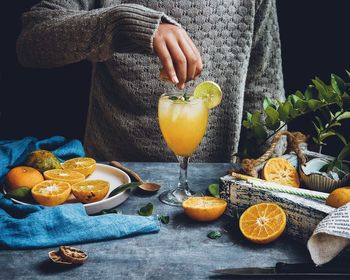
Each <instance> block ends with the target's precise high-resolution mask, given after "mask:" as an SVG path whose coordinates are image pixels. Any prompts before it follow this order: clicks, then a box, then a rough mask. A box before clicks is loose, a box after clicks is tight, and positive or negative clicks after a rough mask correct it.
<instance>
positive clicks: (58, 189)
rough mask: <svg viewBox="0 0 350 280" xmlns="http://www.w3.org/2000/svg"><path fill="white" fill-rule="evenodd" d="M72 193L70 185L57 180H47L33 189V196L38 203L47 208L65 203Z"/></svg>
mask: <svg viewBox="0 0 350 280" xmlns="http://www.w3.org/2000/svg"><path fill="white" fill-rule="evenodd" d="M70 192H71V187H70V184H69V183H67V182H60V181H55V180H46V181H43V182H41V183H39V184H37V185H35V186H34V187H33V188H32V196H33V198H34V200H35V201H36V202H38V203H39V204H41V205H45V206H56V205H59V204H62V203H64V202H65V201H66V200H67V199H68V197H69V195H70Z"/></svg>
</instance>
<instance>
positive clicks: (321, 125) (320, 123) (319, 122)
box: [315, 116, 324, 129]
mask: <svg viewBox="0 0 350 280" xmlns="http://www.w3.org/2000/svg"><path fill="white" fill-rule="evenodd" d="M315 119H316V120H317V121H318V125H319V127H320V129H324V126H323V123H322V120H321V119H320V117H318V116H316V117H315Z"/></svg>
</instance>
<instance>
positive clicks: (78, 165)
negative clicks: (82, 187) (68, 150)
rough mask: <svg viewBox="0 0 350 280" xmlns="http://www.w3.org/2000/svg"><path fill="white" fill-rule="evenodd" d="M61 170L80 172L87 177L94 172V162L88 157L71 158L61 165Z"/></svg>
mask: <svg viewBox="0 0 350 280" xmlns="http://www.w3.org/2000/svg"><path fill="white" fill-rule="evenodd" d="M62 168H63V169H65V170H73V171H77V172H80V173H82V174H84V175H85V177H87V176H89V175H90V174H92V173H93V172H94V171H95V169H96V161H95V160H94V159H93V158H88V157H81V158H72V159H69V160H66V161H65V162H64V163H62Z"/></svg>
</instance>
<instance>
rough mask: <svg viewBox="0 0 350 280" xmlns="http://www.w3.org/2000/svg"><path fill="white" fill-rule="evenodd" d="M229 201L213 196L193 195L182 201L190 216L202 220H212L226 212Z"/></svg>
mask: <svg viewBox="0 0 350 280" xmlns="http://www.w3.org/2000/svg"><path fill="white" fill-rule="evenodd" d="M226 206H227V202H226V201H225V200H223V199H220V198H216V197H211V196H199V197H191V198H189V199H187V200H185V201H184V202H183V203H182V207H183V209H184V210H185V213H186V215H187V216H188V217H190V218H191V219H193V220H196V221H200V222H210V221H214V220H216V219H218V218H219V217H220V216H221V215H222V214H224V212H225V209H226Z"/></svg>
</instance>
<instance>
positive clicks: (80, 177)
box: [44, 169, 85, 184]
mask: <svg viewBox="0 0 350 280" xmlns="http://www.w3.org/2000/svg"><path fill="white" fill-rule="evenodd" d="M44 177H45V179H46V180H56V181H62V182H67V183H70V184H74V183H78V182H81V181H84V180H85V176H84V174H81V173H80V172H77V171H73V170H64V169H51V170H47V171H45V172H44Z"/></svg>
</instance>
